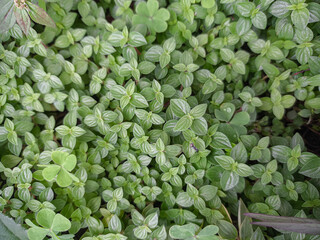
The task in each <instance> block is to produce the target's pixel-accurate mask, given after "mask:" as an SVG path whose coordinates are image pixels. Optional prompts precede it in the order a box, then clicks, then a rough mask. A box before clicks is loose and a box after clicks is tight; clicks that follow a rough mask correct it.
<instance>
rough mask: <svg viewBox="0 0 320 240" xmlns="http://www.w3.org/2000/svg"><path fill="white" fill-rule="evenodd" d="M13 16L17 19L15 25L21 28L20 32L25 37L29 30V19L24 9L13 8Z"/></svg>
mask: <svg viewBox="0 0 320 240" xmlns="http://www.w3.org/2000/svg"><path fill="white" fill-rule="evenodd" d="M14 15H15V17H16V19H17V23H18V24H19V26H20V27H21V29H22V31H23V32H24V33H25V35H28V32H29V28H30V24H31V21H30V17H29V15H28V12H27V10H26V9H20V8H16V7H15V8H14Z"/></svg>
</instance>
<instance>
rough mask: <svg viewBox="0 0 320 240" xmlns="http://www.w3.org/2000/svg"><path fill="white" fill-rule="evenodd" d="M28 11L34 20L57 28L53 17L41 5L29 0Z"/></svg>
mask: <svg viewBox="0 0 320 240" xmlns="http://www.w3.org/2000/svg"><path fill="white" fill-rule="evenodd" d="M27 5H28V12H29V15H30V17H31V19H32V20H33V21H35V22H36V23H39V24H42V25H45V26H48V27H52V28H55V27H56V24H55V23H54V21H53V20H52V19H51V17H50V16H49V15H48V14H47V13H46V12H45V11H44V10H43V9H42V8H41V7H39V6H37V5H35V4H33V3H30V2H27Z"/></svg>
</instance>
